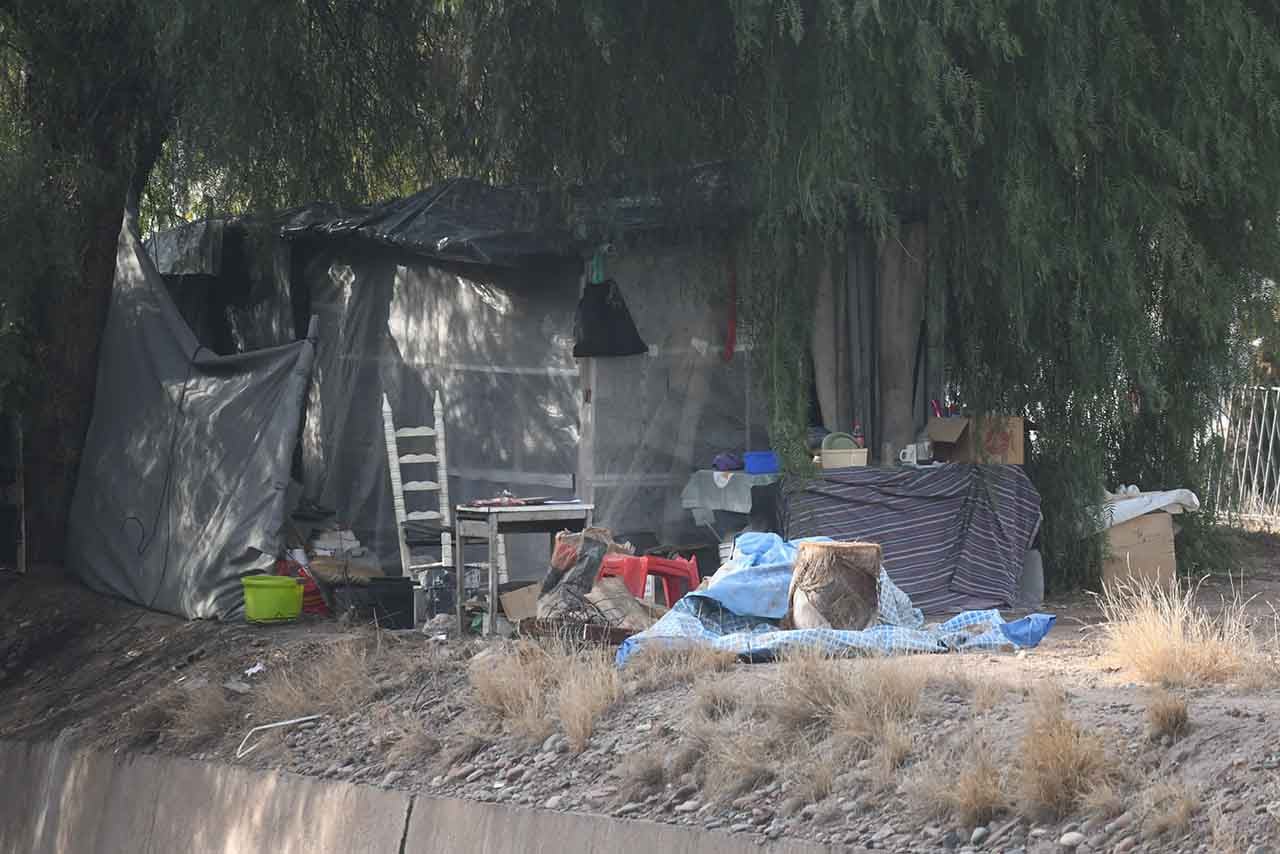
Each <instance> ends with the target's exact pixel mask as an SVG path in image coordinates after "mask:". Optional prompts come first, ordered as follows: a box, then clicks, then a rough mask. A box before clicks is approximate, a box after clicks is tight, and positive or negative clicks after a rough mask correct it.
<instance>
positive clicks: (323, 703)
mask: <svg viewBox="0 0 1280 854" xmlns="http://www.w3.org/2000/svg"><path fill="white" fill-rule="evenodd" d="M375 655H376V653H372V652H370V650H369V642H368V641H367V639H365V638H363V637H356V638H344V639H342V640H340V641H336V642H332V643H325V644H316V645H311V646H309V647H308V648H306V649H305V650H302V651H300V652H299V653H295V660H291V661H288V662H282V663H281V664H280V665H279V666H276V667H274V668H272V669H270V670H269V671H268V674H267V678H266V679H265V680H263V682H262V686H261V687H260V688H259V689H258V690H257V691H255V692H254V700H255V704H256V705H257V707H258V711H259V713H260V715H261V717H262V722H263V723H270V722H274V721H283V720H292V719H293V718H301V717H306V716H307V715H322V714H333V715H347V714H351V713H352V712H355V711H357V710H359V709H362V708H364V707H365V706H366V704H367V703H368V701H369V700H370V699H371V698H372V697H373V695H374V694H375V693H376V692H377V690H378V685H377V682H376V681H375V679H374V678H373V675H372V673H371V667H372V664H373V659H374V657H375ZM299 657H300V658H301V660H296V659H298V658H299Z"/></svg>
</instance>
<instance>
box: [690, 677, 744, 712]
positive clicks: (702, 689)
mask: <svg viewBox="0 0 1280 854" xmlns="http://www.w3.org/2000/svg"><path fill="white" fill-rule="evenodd" d="M743 702H744V696H743V688H742V685H741V683H739V682H736V681H734V680H732V679H721V680H718V681H716V682H704V683H703V684H701V685H699V686H698V688H697V690H696V691H695V692H694V700H693V705H694V708H695V709H696V710H697V711H698V713H699V714H701V715H702V716H703V717H704V718H706V719H707V720H709V721H718V720H721V719H722V718H726V717H729V716H730V715H732V714H734V713H735V712H737V711H738V710H739V709H741V708H742V707H743Z"/></svg>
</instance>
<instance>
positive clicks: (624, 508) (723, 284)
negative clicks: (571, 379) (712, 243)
mask: <svg viewBox="0 0 1280 854" xmlns="http://www.w3.org/2000/svg"><path fill="white" fill-rule="evenodd" d="M608 266H609V275H610V277H612V278H613V279H615V280H616V281H617V283H618V286H619V287H620V288H621V290H622V293H623V296H624V298H625V299H626V302H627V306H628V308H630V310H631V314H632V317H633V318H634V319H635V321H636V327H637V328H638V329H639V331H640V336H641V338H643V339H644V340H645V342H646V343H647V344H648V345H649V354H648V355H642V356H626V357H622V358H610V359H603V358H601V359H591V360H589V364H588V366H587V368H586V369H587V371H588V372H589V377H590V383H589V384H590V387H591V389H592V403H591V406H592V413H591V415H592V419H593V429H592V430H591V440H590V441H591V444H592V446H593V447H592V451H591V453H590V461H589V462H585V461H584V469H585V468H587V466H589V467H590V471H589V472H584V478H589V480H590V483H591V485H592V491H593V499H594V501H595V504H596V508H597V509H596V519H597V520H598V521H599V522H600V523H602V524H604V525H607V526H609V527H610V528H612V529H613V530H614V531H615V532H618V533H621V534H623V535H626V534H636V533H652V534H653V535H654V536H655V537H656V538H657V539H658V541H659V542H662V543H664V544H678V543H685V544H687V543H691V542H699V541H707V540H710V539H713V537H712V536H711V534H710V532H708V531H706V530H705V529H704V530H702V531H699V530H697V529H696V528H695V527H694V524H693V520H692V516H691V515H690V513H689V511H688V510H685V509H684V508H682V507H681V504H680V492H681V490H682V489H683V487H684V485H685V483H686V482H687V481H688V479H689V476H690V475H691V474H692V473H693V472H694V471H695V470H696V469H699V468H710V467H711V461H712V459H713V458H714V457H715V455H716V454H717V453H719V452H721V451H739V452H741V451H743V450H763V449H767V447H768V439H767V434H766V422H765V417H764V415H763V406H762V403H763V401H761V400H759V395H758V394H753V391H754V390H753V389H752V388H751V372H750V366H749V357H750V354H749V352H748V351H747V350H746V349H745V348H743V347H742V346H741V345H740V344H739V347H738V349H737V352H734V353H733V354H732V357H731V358H730V359H729V360H727V361H726V360H725V358H724V349H725V341H726V337H727V332H728V329H729V301H728V293H729V288H728V277H729V272H728V271H729V257H728V255H727V250H718V251H717V250H716V249H714V248H709V247H707V246H700V245H696V244H684V245H665V246H659V247H654V248H649V249H644V250H633V251H629V252H625V253H624V254H622V255H621V256H619V257H618V258H616V259H610V261H609V265H608ZM740 269H741V266H740ZM737 340H738V341H739V342H741V341H742V340H743V336H742V335H741V333H739V334H738V336H737Z"/></svg>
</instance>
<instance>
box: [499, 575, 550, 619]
mask: <svg viewBox="0 0 1280 854" xmlns="http://www.w3.org/2000/svg"><path fill="white" fill-rule="evenodd" d="M541 592H542V584H540V583H539V584H530V585H528V586H526V587H521V588H520V589H519V590H512V591H511V592H510V593H501V594H499V595H498V601H499V602H501V603H502V613H503V614H504V615H505V616H506V618H507V619H508V620H510V621H511V622H513V623H518V622H520V621H521V620H523V619H526V618H528V617H536V616H538V594H539V593H541Z"/></svg>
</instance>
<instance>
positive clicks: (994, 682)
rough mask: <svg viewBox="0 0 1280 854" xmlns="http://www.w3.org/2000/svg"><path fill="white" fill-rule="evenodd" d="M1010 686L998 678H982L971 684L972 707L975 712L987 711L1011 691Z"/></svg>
mask: <svg viewBox="0 0 1280 854" xmlns="http://www.w3.org/2000/svg"><path fill="white" fill-rule="evenodd" d="M1012 690H1013V689H1012V687H1011V686H1010V685H1009V684H1008V683H1007V682H1003V681H1001V680H999V679H983V680H981V681H979V682H976V683H975V684H974V686H973V709H974V711H976V712H979V713H981V712H989V711H991V710H992V709H994V708H995V707H996V706H998V705H1000V703H1001V702H1002V701H1003V700H1004V698H1005V697H1006V696H1008V694H1009V693H1010V692H1011V691H1012Z"/></svg>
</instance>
